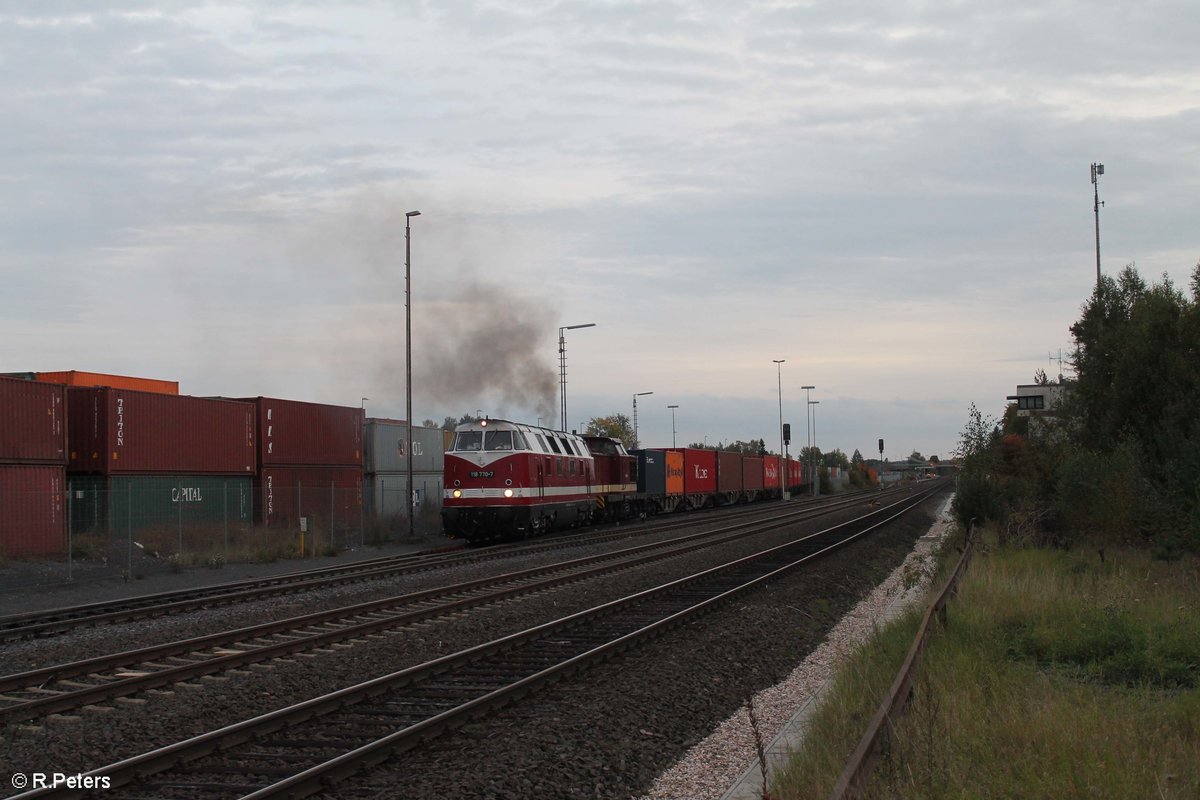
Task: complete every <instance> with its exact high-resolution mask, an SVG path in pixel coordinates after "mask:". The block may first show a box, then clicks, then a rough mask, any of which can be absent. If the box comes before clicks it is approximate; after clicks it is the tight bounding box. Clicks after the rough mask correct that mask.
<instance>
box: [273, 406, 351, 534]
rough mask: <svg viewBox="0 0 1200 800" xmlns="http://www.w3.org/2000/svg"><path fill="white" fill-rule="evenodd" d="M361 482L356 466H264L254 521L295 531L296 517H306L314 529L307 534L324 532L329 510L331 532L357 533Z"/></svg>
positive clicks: (298, 527)
mask: <svg viewBox="0 0 1200 800" xmlns="http://www.w3.org/2000/svg"><path fill="white" fill-rule="evenodd" d="M355 410H358V409H355ZM362 480H363V475H362V469H361V468H360V467H303V466H300V467H275V466H264V467H263V468H262V471H261V472H260V473H259V476H258V480H257V482H256V488H257V489H258V497H257V501H256V502H255V504H254V513H255V519H256V521H257V522H258V523H259V524H260V525H266V526H267V527H268V528H272V529H276V528H279V529H285V530H295V531H297V532H298V531H299V530H300V518H301V517H307V518H309V519H310V520H311V522H310V525H312V526H315V527H310V528H309V531H322V532H328V531H329V530H330V512H331V510H332V515H333V519H332V525H333V529H334V530H346V529H348V528H353V529H354V530H358V528H359V525H360V524H361V523H362Z"/></svg>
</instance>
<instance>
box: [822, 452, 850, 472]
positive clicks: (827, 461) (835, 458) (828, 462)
mask: <svg viewBox="0 0 1200 800" xmlns="http://www.w3.org/2000/svg"><path fill="white" fill-rule="evenodd" d="M821 463H822V464H824V465H825V466H827V467H837V468H838V469H850V459H848V458H846V454H845V453H843V452H842V451H841V450H839V449H837V448H834V449H833V450H830V451H829V452H828V453H825V454H824V455H822V456H821Z"/></svg>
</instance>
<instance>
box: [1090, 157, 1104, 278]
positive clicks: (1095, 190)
mask: <svg viewBox="0 0 1200 800" xmlns="http://www.w3.org/2000/svg"><path fill="white" fill-rule="evenodd" d="M1103 174H1104V165H1103V164H1095V163H1093V164H1092V201H1093V208H1094V209H1095V211H1096V287H1097V288H1099V287H1100V206H1102V205H1104V203H1101V202H1100V176H1101V175H1103Z"/></svg>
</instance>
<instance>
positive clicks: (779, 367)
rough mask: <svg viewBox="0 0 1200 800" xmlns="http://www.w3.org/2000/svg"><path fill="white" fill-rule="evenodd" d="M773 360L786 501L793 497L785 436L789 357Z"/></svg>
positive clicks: (781, 481) (782, 475)
mask: <svg viewBox="0 0 1200 800" xmlns="http://www.w3.org/2000/svg"><path fill="white" fill-rule="evenodd" d="M771 361H772V362H774V364H775V381H776V383H777V384H778V388H779V450H780V452H782V453H783V472H782V474H781V475H780V481H779V484H780V486H782V487H783V499H784V501H785V502H786V501H787V500H790V499H791V494H790V493H789V492H788V486H787V439H785V438H784V436H783V365H784V363H786V362H787V359H786V358H773V359H771Z"/></svg>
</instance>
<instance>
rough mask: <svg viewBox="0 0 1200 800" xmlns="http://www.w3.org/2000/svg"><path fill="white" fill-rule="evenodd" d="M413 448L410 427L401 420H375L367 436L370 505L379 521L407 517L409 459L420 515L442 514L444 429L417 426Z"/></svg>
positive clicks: (413, 431) (365, 448) (367, 488)
mask: <svg viewBox="0 0 1200 800" xmlns="http://www.w3.org/2000/svg"><path fill="white" fill-rule="evenodd" d="M412 438H413V441H412V446H411V447H409V446H408V443H407V440H408V426H407V424H405V423H404V422H403V421H401V420H395V419H384V418H381V417H371V418H369V419H368V420H367V422H366V428H365V433H364V435H363V445H364V457H365V458H364V469H365V471H366V479H365V484H364V487H365V491H366V504H367V507H368V508H369V509H371V511H372V513H373V515H374V516H375V517H376V518H379V519H384V518H389V517H405V516H406V515H407V513H408V512H407V508H406V503H405V499H404V498H405V496H406V495H407V494H408V459H409V458H410V457H411V458H412V469H413V494H414V495H415V497H414V498H413V504H414V506H416V513H417V514H421V513H433V514H436V513H438V512H440V511H441V506H442V474H443V470H444V464H445V450H446V437H445V431H443V430H441V429H440V428H425V427H419V426H416V425H414V426H413V429H412Z"/></svg>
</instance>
